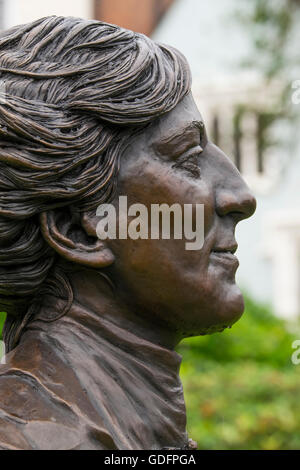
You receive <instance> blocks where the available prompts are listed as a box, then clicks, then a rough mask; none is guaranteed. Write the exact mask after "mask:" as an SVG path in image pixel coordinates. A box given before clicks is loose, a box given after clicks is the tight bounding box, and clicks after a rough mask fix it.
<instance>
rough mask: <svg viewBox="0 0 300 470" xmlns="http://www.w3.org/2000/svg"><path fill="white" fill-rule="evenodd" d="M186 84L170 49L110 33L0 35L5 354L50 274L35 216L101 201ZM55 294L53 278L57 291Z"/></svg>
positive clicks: (39, 29)
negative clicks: (133, 143)
mask: <svg viewBox="0 0 300 470" xmlns="http://www.w3.org/2000/svg"><path fill="white" fill-rule="evenodd" d="M190 81H191V78H190V71H189V68H188V65H187V62H186V60H185V58H184V57H183V56H182V55H181V54H180V53H179V52H178V51H177V50H175V49H173V48H171V47H167V46H164V45H160V44H157V43H154V42H153V41H151V40H150V39H149V38H147V37H146V36H143V35H141V34H137V33H133V32H131V31H128V30H125V29H122V28H119V27H118V26H114V25H110V24H106V23H102V22H97V21H84V20H81V19H77V18H63V17H48V18H43V19H41V20H38V21H36V22H34V23H30V24H26V25H22V26H17V27H14V28H12V29H10V30H8V31H4V32H2V33H0V311H5V312H7V314H8V317H7V321H6V325H5V331H4V339H5V341H6V347H7V349H8V350H9V349H12V348H13V347H14V345H15V344H16V341H17V339H18V337H19V336H20V332H21V330H22V328H23V327H24V325H25V324H26V321H27V320H26V315H27V317H28V311H29V309H30V305H32V302H33V299H34V298H35V296H36V294H37V293H38V294H39V296H40V295H41V294H42V293H43V286H45V284H47V282H48V283H49V284H51V282H50V279H51V273H53V270H54V268H55V253H54V251H53V250H52V249H51V248H50V247H49V246H48V244H47V243H46V242H45V241H44V239H43V237H42V234H41V232H40V223H39V214H40V213H41V212H44V211H47V210H50V209H53V208H59V207H64V206H72V205H76V210H78V211H85V210H94V209H95V208H96V207H97V206H98V205H99V204H100V203H103V202H107V201H109V200H110V199H111V198H112V197H113V195H114V191H115V189H116V182H117V175H118V168H119V163H120V159H121V157H122V151H123V149H124V146H125V142H126V139H127V140H128V138H129V136H130V135H132V132H133V130H135V129H137V128H141V127H142V126H146V125H147V124H148V123H150V122H151V121H153V120H154V119H155V118H157V117H159V116H161V115H163V114H164V113H167V112H168V111H171V110H172V109H173V108H174V107H175V106H176V105H177V103H178V102H179V101H180V100H181V99H182V98H183V97H184V96H185V95H186V94H187V93H188V92H189V90H190V85H191V83H190ZM57 276H59V274H56V275H55V276H54V277H56V278H57ZM63 285H64V281H63V279H59V282H58V283H57V286H60V287H57V286H56V287H55V288H58V289H59V288H61V289H62V286H63ZM65 287H66V289H68V286H67V285H66V286H65ZM51 288H54V287H53V286H52V287H51V286H50V289H51ZM49 321H50V320H49Z"/></svg>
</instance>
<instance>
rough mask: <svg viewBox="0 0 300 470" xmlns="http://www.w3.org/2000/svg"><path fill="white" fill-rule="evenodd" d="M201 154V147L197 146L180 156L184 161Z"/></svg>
mask: <svg viewBox="0 0 300 470" xmlns="http://www.w3.org/2000/svg"><path fill="white" fill-rule="evenodd" d="M202 152H203V148H202V147H201V145H197V146H195V147H193V148H192V149H190V150H188V151H187V152H185V153H184V154H183V155H182V158H184V159H186V158H191V157H194V156H197V155H199V153H202Z"/></svg>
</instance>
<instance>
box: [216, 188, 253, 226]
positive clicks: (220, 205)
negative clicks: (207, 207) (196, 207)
mask: <svg viewBox="0 0 300 470" xmlns="http://www.w3.org/2000/svg"><path fill="white" fill-rule="evenodd" d="M216 202H217V204H216V209H217V213H218V214H219V215H220V216H226V215H229V214H231V215H234V216H235V218H236V219H237V220H243V219H247V218H248V217H251V216H252V215H253V214H254V212H255V209H256V199H255V197H254V196H253V195H252V194H251V193H249V192H247V193H241V192H240V191H236V192H234V191H233V192H230V193H229V192H222V194H219V196H218V197H217V201H216Z"/></svg>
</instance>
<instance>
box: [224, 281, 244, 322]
mask: <svg viewBox="0 0 300 470" xmlns="http://www.w3.org/2000/svg"><path fill="white" fill-rule="evenodd" d="M244 310H245V303H244V298H243V294H242V293H241V291H240V289H239V287H238V286H237V285H236V284H233V285H231V286H230V288H228V289H227V290H226V293H225V295H224V297H223V299H222V301H221V302H220V309H219V314H218V316H219V317H220V318H221V319H222V320H224V321H223V323H224V324H226V326H231V325H233V324H234V323H236V322H237V321H238V320H239V319H240V318H241V316H242V315H243V313H244ZM222 320H221V321H222Z"/></svg>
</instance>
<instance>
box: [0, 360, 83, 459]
mask: <svg viewBox="0 0 300 470" xmlns="http://www.w3.org/2000/svg"><path fill="white" fill-rule="evenodd" d="M80 440H81V433H80V423H79V418H78V416H77V415H76V413H75V412H74V411H73V410H72V408H71V406H70V405H68V404H67V403H66V402H64V401H62V400H61V399H60V398H59V397H57V396H56V395H54V394H53V393H51V392H50V391H49V390H48V389H47V388H46V387H45V386H44V385H43V384H41V383H40V382H39V380H38V379H37V378H36V377H34V376H33V375H31V374H29V373H28V372H25V371H20V370H14V369H7V368H4V370H1V372H0V449H22V450H27V449H49V448H57V449H61V448H65V449H71V448H76V446H78V445H80Z"/></svg>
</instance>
